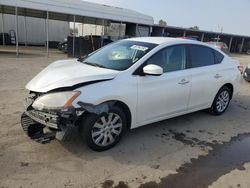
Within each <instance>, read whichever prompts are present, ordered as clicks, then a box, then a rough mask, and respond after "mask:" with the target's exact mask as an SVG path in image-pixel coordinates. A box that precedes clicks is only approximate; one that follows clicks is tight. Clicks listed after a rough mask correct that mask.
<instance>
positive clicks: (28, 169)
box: [0, 49, 250, 188]
mask: <svg viewBox="0 0 250 188" xmlns="http://www.w3.org/2000/svg"><path fill="white" fill-rule="evenodd" d="M39 50H41V49H37V50H33V51H30V50H29V49H27V50H22V52H25V53H24V54H21V56H20V58H15V57H14V54H12V53H6V52H3V51H2V52H1V49H0V115H1V116H0V187H4V188H5V187H10V188H12V187H18V188H20V187H22V188H26V187H58V188H61V187H70V188H71V187H72V188H85V187H105V188H109V187H120V188H126V187H132V188H133V187H141V188H145V187H146V188H151V187H152V188H154V187H171V188H172V187H192V188H195V187H218V188H222V187H226V188H234V187H246V188H249V187H250V83H247V82H245V81H243V80H242V89H241V92H240V94H239V95H238V96H236V97H235V98H234V99H233V101H232V103H231V105H230V107H229V109H228V111H227V112H226V113H225V114H224V115H223V116H219V117H215V116H211V115H210V114H208V113H206V112H203V111H202V112H196V113H193V114H189V115H185V116H182V117H178V118H174V119H170V120H166V121H163V122H160V123H156V124H152V125H148V126H145V127H142V128H139V129H136V130H132V131H130V132H128V133H127V134H126V136H125V137H124V138H123V140H122V141H121V142H120V143H119V145H117V146H116V147H115V148H113V149H111V150H109V151H106V152H103V153H96V152H93V151H91V150H90V149H88V148H87V147H86V146H85V145H84V144H83V143H82V142H81V140H80V138H79V136H78V135H77V134H73V135H72V136H71V138H70V140H69V141H68V142H65V143H59V142H58V141H53V142H52V143H50V144H47V145H40V144H38V143H35V142H33V141H31V140H30V139H29V138H28V137H27V136H26V135H25V134H24V132H23V131H22V129H21V126H20V115H21V113H22V111H23V104H22V102H23V99H24V98H25V96H26V94H27V91H26V90H25V84H26V83H27V82H28V81H29V80H30V79H31V78H32V77H33V76H35V75H36V74H37V73H38V72H39V71H41V70H42V69H43V68H44V67H45V66H47V65H48V64H49V63H51V62H53V61H54V60H57V59H63V58H66V56H65V55H64V54H60V53H53V54H51V55H50V58H46V57H45V53H44V54H41V53H40V52H39ZM42 50H44V49H42ZM38 52H39V53H40V54H39V53H38ZM235 58H237V59H239V60H240V61H241V63H243V64H245V65H246V64H247V63H250V56H244V55H242V56H235ZM190 162H191V163H190Z"/></svg>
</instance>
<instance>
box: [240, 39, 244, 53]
mask: <svg viewBox="0 0 250 188" xmlns="http://www.w3.org/2000/svg"><path fill="white" fill-rule="evenodd" d="M244 42H245V38H242V42H241V45H240V53H242V50H243V46H244Z"/></svg>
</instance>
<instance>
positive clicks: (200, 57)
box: [189, 45, 215, 68]
mask: <svg viewBox="0 0 250 188" xmlns="http://www.w3.org/2000/svg"><path fill="white" fill-rule="evenodd" d="M189 49H190V56H191V65H192V68H196V67H204V66H209V65H214V64H215V57H214V53H213V51H212V49H211V48H208V47H204V46H199V45H190V46H189Z"/></svg>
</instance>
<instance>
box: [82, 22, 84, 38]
mask: <svg viewBox="0 0 250 188" xmlns="http://www.w3.org/2000/svg"><path fill="white" fill-rule="evenodd" d="M83 29H84V23H82V36H83Z"/></svg>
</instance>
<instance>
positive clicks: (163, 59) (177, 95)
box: [137, 45, 192, 124]
mask: <svg viewBox="0 0 250 188" xmlns="http://www.w3.org/2000/svg"><path fill="white" fill-rule="evenodd" d="M186 60H187V58H186V46H185V45H176V46H171V47H167V48H165V49H163V50H161V51H159V52H158V53H156V54H155V55H153V56H152V57H151V58H150V59H149V60H148V61H147V62H146V63H145V65H149V64H155V65H159V66H161V67H162V68H163V72H164V73H163V74H162V75H161V76H150V75H145V76H138V104H137V123H138V124H143V123H150V122H154V121H157V120H159V119H161V118H164V117H167V116H171V115H174V114H178V113H181V112H184V111H186V110H187V106H188V101H189V97H190V90H191V84H192V77H191V74H190V72H189V70H188V69H186Z"/></svg>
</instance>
